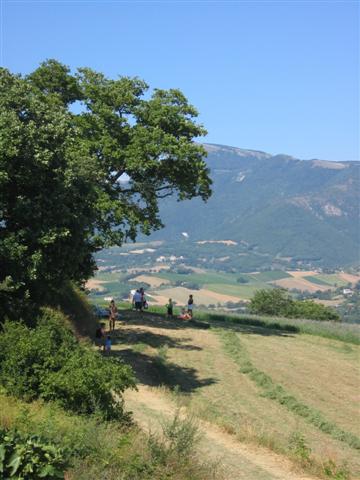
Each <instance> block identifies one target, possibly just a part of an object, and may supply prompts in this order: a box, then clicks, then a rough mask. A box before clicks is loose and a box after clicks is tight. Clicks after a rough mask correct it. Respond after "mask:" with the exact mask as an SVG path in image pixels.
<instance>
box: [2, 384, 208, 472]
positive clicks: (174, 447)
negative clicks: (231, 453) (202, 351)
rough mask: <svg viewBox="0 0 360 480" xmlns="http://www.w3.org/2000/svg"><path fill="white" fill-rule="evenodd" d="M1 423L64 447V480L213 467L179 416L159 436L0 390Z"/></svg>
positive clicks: (185, 470) (195, 470)
mask: <svg viewBox="0 0 360 480" xmlns="http://www.w3.org/2000/svg"><path fill="white" fill-rule="evenodd" d="M175 420H176V424H174V422H175ZM0 427H2V428H5V429H11V428H16V429H17V430H18V431H20V432H22V433H25V434H32V435H34V434H35V435H41V436H43V437H45V438H46V439H47V440H48V441H50V442H51V443H53V444H55V445H58V446H61V447H64V448H66V449H67V450H68V451H69V452H70V455H71V463H72V467H71V468H70V469H69V470H68V471H67V472H66V478H67V479H68V480H88V479H95V478H99V479H100V478H103V479H105V478H106V479H107V480H119V479H129V480H130V479H131V480H152V479H155V478H158V479H162V478H163V479H165V478H174V479H178V480H188V479H189V478H191V479H194V480H207V479H209V478H213V476H212V472H211V468H212V467H209V466H205V465H202V464H201V462H200V461H198V460H197V459H196V456H195V455H196V445H195V439H194V429H192V430H191V432H190V433H191V434H192V436H191V435H189V428H190V427H189V426H188V425H187V424H185V423H184V422H182V421H180V420H179V418H177V419H174V421H173V422H172V423H170V424H168V425H165V426H164V430H163V435H161V436H160V435H158V436H155V435H153V434H149V435H148V434H145V433H143V432H141V431H140V430H139V429H138V428H136V427H135V426H132V425H122V424H121V423H119V422H104V421H100V420H99V418H97V417H96V416H92V417H87V416H78V415H71V414H69V413H67V412H66V411H64V410H62V409H61V408H59V407H57V406H55V405H52V404H44V403H41V402H33V403H29V404H26V403H24V402H22V401H20V400H16V399H14V398H12V397H8V396H6V395H5V394H4V393H3V392H0ZM184 439H185V440H186V442H187V443H185V447H186V448H185V447H184ZM170 446H171V449H170Z"/></svg>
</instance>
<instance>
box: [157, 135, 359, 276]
mask: <svg viewBox="0 0 360 480" xmlns="http://www.w3.org/2000/svg"><path fill="white" fill-rule="evenodd" d="M204 146H205V148H206V150H207V152H208V157H207V164H208V166H209V168H210V170H211V176H212V178H213V181H214V186H213V190H214V193H213V196H212V197H211V199H210V200H209V201H208V203H206V204H204V203H203V202H201V201H200V200H199V199H195V200H192V201H191V202H181V203H178V202H176V201H174V200H172V199H167V200H166V201H164V202H163V203H162V205H161V216H162V218H163V220H164V223H165V224H166V228H165V229H164V230H162V231H160V232H157V233H156V234H155V235H154V237H156V238H162V239H165V240H171V241H175V242H176V241H177V240H179V239H180V238H181V232H187V233H188V235H189V240H190V241H202V240H224V239H225V240H233V241H235V242H238V243H241V242H242V243H243V244H248V245H252V248H253V249H254V248H255V249H257V250H258V251H259V252H263V254H264V255H268V256H270V257H273V258H274V259H278V258H291V259H295V260H296V259H298V261H299V262H300V263H301V262H304V263H307V264H313V265H314V266H316V265H317V266H328V267H335V266H346V265H353V264H356V263H358V262H359V243H360V238H359V236H360V235H359V234H360V228H359V227H360V223H359V217H360V215H359V200H360V194H359V193H360V192H359V184H360V182H359V180H360V162H357V161H347V162H330V161H326V160H316V159H315V160H299V159H297V158H294V157H292V156H289V155H283V154H280V155H275V156H272V155H270V154H268V153H266V152H261V151H256V150H247V149H241V148H236V147H229V146H225V145H215V144H204Z"/></svg>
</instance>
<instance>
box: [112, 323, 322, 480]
mask: <svg viewBox="0 0 360 480" xmlns="http://www.w3.org/2000/svg"><path fill="white" fill-rule="evenodd" d="M123 335H124V337H126V340H127V342H126V341H125V342H121V344H120V343H119V344H118V345H115V349H117V348H119V350H122V351H123V352H124V353H125V354H127V355H130V356H132V357H131V358H133V356H134V353H133V352H131V351H129V349H128V347H129V344H131V342H132V341H133V342H135V339H136V341H137V342H140V343H141V341H142V340H141V339H143V340H144V339H145V336H146V341H147V343H148V344H151V343H152V342H155V341H157V339H159V338H161V342H167V344H168V345H169V346H171V342H173V345H172V346H173V348H174V349H175V350H177V351H178V352H181V355H182V359H183V361H184V363H185V364H186V365H190V364H192V363H193V362H194V361H195V362H196V363H197V364H198V365H199V366H200V363H201V364H209V363H210V362H206V361H204V359H205V360H207V358H208V357H206V358H204V355H210V356H211V357H214V352H215V351H217V350H218V339H217V337H216V336H215V335H214V333H212V332H211V331H209V330H199V329H194V328H187V327H185V328H184V325H182V326H177V325H176V324H174V326H171V325H169V322H167V321H166V320H161V319H159V318H157V319H156V322H154V323H153V322H152V321H151V318H150V316H147V317H146V318H142V317H138V320H135V321H134V320H133V318H131V321H130V322H126V327H124V329H123ZM158 346H159V345H157V344H155V343H153V345H152V347H153V348H157V347H158ZM190 357H191V362H190ZM139 359H140V360H139ZM136 361H137V362H138V363H137V367H138V369H137V374H138V377H139V379H140V382H141V383H140V384H139V385H138V391H137V392H134V391H129V392H126V395H125V404H126V406H127V409H128V410H130V411H132V412H133V416H134V419H135V420H136V422H137V423H138V424H139V425H140V426H141V427H142V428H143V429H144V430H151V431H155V432H156V431H158V432H159V431H161V420H164V419H171V418H173V416H174V414H175V413H176V411H177V410H178V405H177V403H176V396H174V397H172V396H170V395H169V393H168V392H167V391H166V389H164V388H162V387H159V386H158V384H157V382H156V381H155V382H154V381H150V380H153V379H150V378H149V377H151V375H152V370H151V366H149V359H148V358H147V356H146V355H145V354H144V352H143V353H140V354H138V357H137V360H136ZM219 361H221V362H225V361H226V362H227V360H226V359H224V360H220V359H218V360H217V361H216V362H215V371H222V372H225V375H226V377H227V378H228V379H229V381H230V382H232V376H233V375H235V374H236V372H235V369H234V368H233V365H232V364H231V362H230V361H229V362H230V363H221V364H219V363H217V362H219ZM139 373H140V375H139ZM171 373H175V374H179V372H171ZM212 373H213V372H212V371H210V370H209V371H208V370H206V369H205V370H204V367H203V369H199V370H198V371H197V373H196V376H193V377H192V375H193V371H192V369H190V368H189V369H188V370H186V371H185V377H186V379H185V380H184V381H185V382H186V381H188V382H189V383H191V382H194V384H196V385H197V388H202V389H203V390H206V389H207V388H211V386H210V387H209V385H210V383H209V382H207V380H209V379H210V374H212ZM189 377H191V379H189ZM181 379H182V377H181V378H180V380H181ZM234 381H235V377H234ZM199 385H201V386H200V387H199ZM240 388H241V385H240ZM223 393H225V392H223ZM219 401H225V400H224V398H220V399H219ZM227 401H229V399H227ZM190 413H191V414H192V413H193V412H192V411H191V410H190ZM180 414H181V415H184V416H186V414H187V410H186V408H185V407H181V410H180ZM196 423H197V424H198V426H199V431H200V433H201V436H202V440H201V442H200V445H199V454H200V458H201V459H202V460H205V461H206V460H207V459H208V460H209V461H210V462H213V463H214V464H216V465H218V470H219V478H221V479H224V480H312V479H313V477H310V476H309V475H306V474H302V473H299V472H297V471H296V470H295V469H294V466H293V465H292V464H291V462H290V461H289V460H288V459H286V458H285V457H283V456H280V455H277V454H275V453H274V452H272V451H270V450H268V449H266V448H262V447H256V446H254V445H249V444H245V443H241V442H240V441H238V440H237V439H236V436H235V435H232V434H230V433H227V432H226V431H225V430H223V429H221V428H220V427H218V426H216V425H215V424H213V423H210V422H208V421H204V420H201V419H199V418H196Z"/></svg>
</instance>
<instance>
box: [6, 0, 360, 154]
mask: <svg viewBox="0 0 360 480" xmlns="http://www.w3.org/2000/svg"><path fill="white" fill-rule="evenodd" d="M0 1H1V55H0V56H1V64H2V66H5V67H7V68H9V69H10V70H11V71H13V72H21V73H28V72H30V71H32V70H33V69H35V68H36V66H37V65H38V64H39V62H41V61H43V60H44V59H46V58H56V59H58V60H60V61H62V62H63V63H65V64H67V65H69V66H71V67H72V68H75V67H79V66H89V67H92V68H94V69H97V70H100V71H102V72H104V73H105V74H107V75H108V76H111V77H115V76H117V75H128V76H139V77H140V78H143V79H144V80H145V81H146V82H147V83H148V84H149V85H150V86H151V87H160V88H173V87H176V88H180V89H181V90H182V91H183V92H184V93H185V95H186V96H187V97H188V98H189V99H190V101H191V102H192V103H193V104H194V105H195V106H196V107H197V108H198V110H199V112H200V121H201V122H202V123H203V124H204V125H205V127H206V128H207V130H208V132H209V133H208V136H207V137H206V141H207V142H210V143H221V144H226V145H233V146H238V147H243V148H250V149H255V150H264V151H267V152H269V153H273V154H276V153H287V154H291V155H294V156H296V157H299V158H322V159H329V160H355V159H359V138H358V136H359V90H358V88H359V87H358V84H359V60H358V57H359V2H357V1H350V0H345V1H311V0H310V1H302V2H297V1H278V2H275V1H270V0H269V1H259V2H256V1H251V2H246V1H232V2H226V1H221V2H218V1H185V0H182V1H178V2H176V1H161V2H159V1H158V2H153V1H146V2H137V1H129V2H123V1H105V0H104V1H98V0H96V1H88V0H84V1H79V0H76V1H58V0H54V1H49V0H44V1H33V0H27V1H17V0H0Z"/></svg>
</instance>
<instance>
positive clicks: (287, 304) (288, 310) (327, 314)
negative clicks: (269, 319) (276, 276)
mask: <svg viewBox="0 0 360 480" xmlns="http://www.w3.org/2000/svg"><path fill="white" fill-rule="evenodd" d="M250 311H251V312H252V313H257V314H262V315H273V316H281V317H288V318H308V319H313V320H334V321H340V316H339V315H338V313H337V312H336V311H335V310H333V309H332V308H329V307H326V306H325V305H322V304H320V303H315V302H313V301H312V300H293V299H292V298H291V297H290V296H289V295H288V293H287V291H286V290H284V289H282V288H276V289H272V290H257V291H256V292H255V295H254V296H253V298H252V299H251V302H250Z"/></svg>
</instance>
